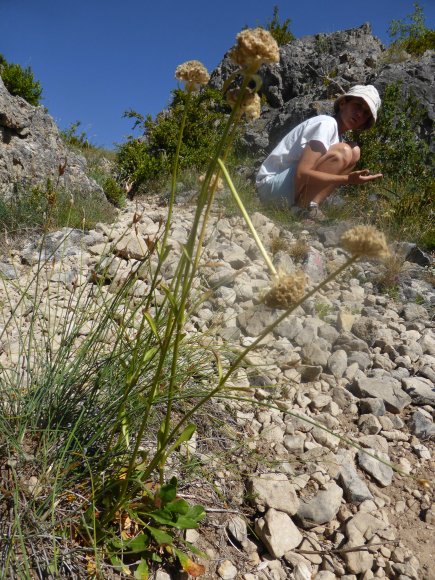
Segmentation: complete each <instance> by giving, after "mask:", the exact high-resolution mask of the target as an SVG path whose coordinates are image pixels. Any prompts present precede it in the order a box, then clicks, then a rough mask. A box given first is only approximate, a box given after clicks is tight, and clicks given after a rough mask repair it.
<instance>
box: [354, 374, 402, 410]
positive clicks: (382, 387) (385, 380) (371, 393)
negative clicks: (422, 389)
mask: <svg viewBox="0 0 435 580" xmlns="http://www.w3.org/2000/svg"><path fill="white" fill-rule="evenodd" d="M351 390H352V392H353V393H354V394H355V395H357V396H358V397H361V398H362V397H374V398H376V399H382V400H383V401H384V404H385V408H386V409H387V410H388V411H390V412H391V413H400V411H402V409H404V408H405V407H407V406H408V405H409V404H410V403H411V397H410V396H409V395H407V394H406V393H405V392H404V391H403V390H402V388H401V385H400V383H399V381H397V380H396V379H393V378H391V377H389V376H388V375H383V376H380V377H376V378H367V377H364V378H360V379H358V378H356V379H355V381H354V383H353V384H352V387H351Z"/></svg>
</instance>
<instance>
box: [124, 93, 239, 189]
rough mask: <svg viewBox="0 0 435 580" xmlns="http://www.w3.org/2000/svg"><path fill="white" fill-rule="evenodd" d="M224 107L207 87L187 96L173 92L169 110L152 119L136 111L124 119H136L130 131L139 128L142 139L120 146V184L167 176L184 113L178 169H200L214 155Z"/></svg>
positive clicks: (140, 182) (222, 120) (220, 131)
mask: <svg viewBox="0 0 435 580" xmlns="http://www.w3.org/2000/svg"><path fill="white" fill-rule="evenodd" d="M226 110H227V109H226V106H225V104H224V100H223V97H222V95H221V93H220V92H219V91H216V90H215V89H212V88H209V87H206V88H205V89H203V90H202V91H201V92H200V93H196V94H188V93H186V92H184V91H181V90H179V89H176V90H174V91H173V98H172V102H171V104H170V106H169V108H168V109H167V110H165V111H162V112H161V113H159V114H158V115H157V117H156V118H155V119H152V117H151V116H150V115H147V116H146V117H144V116H142V115H141V114H139V113H137V112H135V111H127V112H126V113H125V116H126V117H129V118H132V119H135V123H134V126H133V128H136V127H140V128H141V129H142V130H143V132H144V136H143V137H142V138H140V139H134V138H130V139H129V140H128V141H127V142H126V143H125V144H123V145H121V146H119V148H118V152H117V153H118V154H117V174H118V176H119V179H120V180H121V181H128V182H133V183H134V185H135V187H136V188H137V187H138V186H140V185H141V184H142V183H144V182H146V181H148V180H152V179H156V178H157V177H158V176H159V175H161V174H164V173H166V174H168V173H169V171H170V169H171V167H172V164H173V161H174V156H175V153H176V149H177V138H178V132H179V122H180V119H181V116H182V114H183V112H184V111H186V115H187V116H186V125H185V131H184V139H183V143H182V144H181V150H180V158H179V166H180V169H181V170H182V169H185V168H188V167H190V168H195V169H196V170H198V171H201V170H203V169H204V168H205V167H206V165H207V163H208V162H209V161H210V159H211V158H212V156H213V151H214V150H215V147H216V145H217V143H218V141H219V139H220V136H221V134H222V130H223V126H224V121H225V119H226V116H227V115H226V114H225V111H226Z"/></svg>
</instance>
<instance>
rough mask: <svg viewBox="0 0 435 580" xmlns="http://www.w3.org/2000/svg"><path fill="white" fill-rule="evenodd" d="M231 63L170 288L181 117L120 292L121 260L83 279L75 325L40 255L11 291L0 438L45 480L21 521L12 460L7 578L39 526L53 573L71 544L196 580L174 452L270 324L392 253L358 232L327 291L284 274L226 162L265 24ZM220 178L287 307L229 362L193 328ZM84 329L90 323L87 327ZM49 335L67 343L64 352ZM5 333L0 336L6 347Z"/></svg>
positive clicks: (94, 569) (195, 79)
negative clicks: (141, 290)
mask: <svg viewBox="0 0 435 580" xmlns="http://www.w3.org/2000/svg"><path fill="white" fill-rule="evenodd" d="M230 54H231V58H232V60H233V62H234V63H236V64H237V65H239V67H240V69H239V70H238V71H237V73H236V74H235V75H234V77H233V79H232V80H235V79H237V80H239V81H240V86H239V87H238V89H236V92H234V89H233V88H232V89H231V91H228V102H229V103H230V105H231V107H232V111H231V114H230V116H229V118H228V122H227V124H226V126H225V129H224V131H223V133H222V136H221V138H220V141H219V143H218V145H217V147H216V150H215V152H214V156H213V159H212V160H211V161H210V164H209V167H208V169H207V171H206V173H205V175H204V176H203V177H202V181H201V187H200V191H199V195H198V199H197V204H196V209H195V215H194V219H193V222H192V226H191V230H190V232H189V236H188V238H187V241H186V243H185V245H184V246H183V248H182V251H181V253H180V257H179V261H178V263H177V266H176V271H175V274H174V276H173V278H172V281H171V282H170V283H168V284H165V282H164V281H163V279H162V276H161V272H162V268H163V266H164V264H165V261H166V260H167V258H168V256H169V255H170V247H169V244H168V236H169V231H170V227H171V222H172V215H173V207H174V200H175V192H176V185H177V172H178V155H179V152H180V147H181V143H182V138H183V128H184V124H185V119H186V116H185V114H184V116H182V118H181V119H180V131H179V137H178V142H177V155H176V156H175V162H174V164H173V170H172V180H171V194H170V199H169V206H168V212H167V216H166V221H165V223H162V224H161V226H162V229H161V232H160V234H159V237H158V239H157V241H154V242H152V243H151V242H149V244H148V248H147V253H146V256H145V257H144V258H143V259H141V260H139V261H138V263H137V265H136V266H135V267H134V268H133V269H132V270H131V272H130V273H129V274H128V275H125V276H124V277H123V278H122V281H121V282H120V284H119V288H118V289H117V290H116V291H115V292H114V293H108V292H107V291H105V288H106V287H105V285H104V284H105V280H106V279H107V272H108V270H109V269H112V270H113V269H114V268H115V270H116V268H117V267H119V263H117V262H115V261H114V260H108V259H107V258H103V259H102V260H101V262H100V263H99V264H98V265H97V266H96V267H95V269H94V274H93V275H92V276H91V278H92V281H93V282H94V286H93V287H92V289H90V288H89V285H86V284H84V285H82V286H80V285H79V284H75V285H72V287H71V298H70V310H71V313H72V314H71V317H70V318H69V319H68V320H65V319H59V317H58V316H57V317H56V309H57V302H56V301H53V302H49V306H48V307H45V308H49V309H50V308H51V309H52V310H54V311H52V312H51V313H50V312H47V311H44V312H40V308H41V304H42V302H41V292H42V291H43V288H44V287H45V286H44V284H43V280H44V276H45V275H46V270H47V268H49V267H51V264H52V262H51V261H50V259H48V260H47V261H44V260H43V259H42V258H41V260H40V263H39V264H38V265H37V268H36V274H35V278H34V279H33V280H32V281H31V282H30V283H29V285H28V287H27V288H25V289H24V290H22V291H21V293H20V292H18V290H19V289H16V291H17V293H18V295H19V298H18V300H16V302H15V306H14V307H13V309H12V314H11V316H10V319H9V321H8V322H7V324H5V325H4V328H8V325H9V327H10V326H11V325H13V324H15V323H16V324H17V326H18V325H19V322H20V320H21V319H20V317H19V314H20V312H22V311H23V309H27V310H25V311H26V312H28V313H30V315H31V319H30V325H29V326H27V327H25V326H22V327H21V330H20V331H19V332H21V335H20V338H19V343H20V352H19V357H20V360H21V358H22V359H23V361H26V362H25V367H23V368H24V369H25V370H26V373H24V371H23V373H21V372H19V373H16V372H14V371H13V370H11V369H7V368H1V369H0V373H1V375H2V384H3V385H4V388H3V389H2V394H1V395H0V397H1V398H0V402H1V410H2V413H1V414H0V432H1V433H3V435H2V437H3V440H6V442H7V443H6V445H5V448H6V449H7V450H8V453H9V457H10V458H14V457H18V458H19V457H22V455H23V449H24V445H25V446H26V447H25V448H26V449H27V450H28V449H29V448H30V449H31V450H32V452H33V453H34V457H35V461H34V462H33V463H32V466H33V469H34V470H35V472H36V473H37V474H38V475H37V481H38V484H37V485H35V486H34V488H33V491H32V492H31V493H30V495H29V494H27V495H25V496H24V497H25V501H26V510H27V512H26V513H32V516H31V517H29V518H27V517H22V518H21V519H20V518H19V517H18V515H17V514H18V512H17V506H18V502H19V501H20V493H21V492H20V491H19V488H18V487H17V485H18V481H19V476H18V472H17V469H18V467H17V463H16V461H15V460H14V461H15V463H14V462H12V463H11V465H12V467H11V469H12V471H13V474H14V477H13V478H12V479H13V481H15V484H14V485H13V486H12V491H11V492H10V496H8V497H10V498H11V499H10V501H12V503H13V504H14V505H15V508H14V509H13V510H11V513H15V514H16V517H15V519H14V521H13V523H12V525H11V527H10V530H11V533H10V535H9V538H8V542H7V545H6V548H5V561H6V562H7V565H6V567H7V568H8V570H13V569H14V567H15V568H16V567H17V566H22V567H24V569H25V570H27V572H28V573H29V576H30V574H31V573H30V569H31V567H32V565H33V564H32V563H31V560H32V558H34V557H35V556H34V554H35V544H34V543H32V538H35V537H37V534H36V535H35V527H36V528H37V532H38V533H39V534H42V535H43V537H44V538H45V541H46V542H48V543H49V544H50V546H51V547H50V548H48V547H45V548H44V553H48V554H50V557H49V559H48V561H47V562H45V563H44V565H43V566H42V565H41V564H40V563H38V566H39V567H41V566H42V567H44V566H45V567H46V568H47V570H48V569H49V570H50V573H51V574H53V575H55V576H59V575H62V570H63V569H64V566H65V565H67V566H69V565H70V560H68V558H70V556H68V557H66V556H65V554H66V553H69V552H68V549H66V547H71V543H72V544H74V550H75V552H74V553H76V552H77V553H79V554H80V553H81V552H80V550H83V554H84V556H83V554H82V559H83V558H84V560H85V562H86V573H88V574H95V575H98V574H101V573H102V570H104V569H105V568H104V566H105V565H106V563H107V562H110V565H111V566H112V567H114V568H115V569H116V570H118V571H120V572H122V573H125V574H131V573H132V572H133V573H134V575H135V577H136V578H147V577H148V574H149V567H150V564H151V565H154V564H158V563H161V562H162V561H164V560H169V561H170V562H172V564H174V563H175V562H178V565H181V567H182V568H183V569H184V570H186V571H188V572H189V574H190V575H192V576H199V575H201V574H202V573H203V572H204V571H205V567H204V565H203V564H200V563H196V562H194V561H193V560H192V558H191V557H190V556H189V555H188V553H193V554H197V555H199V556H201V553H199V552H198V550H197V549H196V548H195V547H194V546H192V545H191V544H189V543H188V542H185V541H183V539H182V537H181V536H180V532H181V531H183V530H186V529H189V528H196V527H198V525H199V523H200V522H201V521H202V520H203V518H204V517H205V515H206V512H205V509H204V508H203V507H202V506H200V505H191V504H190V503H189V502H188V501H186V499H183V498H181V497H180V496H179V494H178V487H179V483H178V481H177V479H176V477H174V476H173V475H172V477H170V478H169V481H167V479H168V478H167V473H168V470H167V462H168V460H169V458H170V457H171V455H172V454H173V453H174V452H176V450H178V448H179V447H180V446H182V445H183V444H186V443H187V442H188V441H189V440H190V439H191V437H192V436H193V434H194V433H195V431H196V423H195V421H197V418H198V416H199V411H200V410H201V409H203V408H204V407H205V406H206V405H207V403H209V402H210V401H211V400H212V399H213V398H215V397H220V398H225V397H231V396H233V395H234V394H235V395H236V396H237V397H238V398H241V397H242V395H243V393H241V392H240V391H238V390H237V389H236V387H234V386H232V385H231V384H230V379H231V378H232V377H233V375H234V374H235V373H236V371H237V370H238V369H239V367H240V366H241V365H242V363H243V362H244V361H245V360H246V357H247V355H248V354H249V352H251V351H252V350H253V349H255V348H256V346H257V345H259V344H260V342H261V341H262V339H263V338H264V337H265V336H266V335H267V334H269V333H271V332H272V331H273V330H274V328H275V327H276V325H277V324H279V323H280V322H281V321H282V320H283V319H284V318H285V317H286V316H288V315H289V314H290V313H291V312H293V310H294V309H295V308H297V307H298V306H299V305H300V304H302V303H303V301H304V300H306V299H307V298H309V297H310V296H312V295H313V294H315V293H316V292H317V291H318V290H320V289H321V288H323V287H324V286H325V285H326V284H328V282H330V281H331V280H333V279H334V278H336V277H337V276H338V275H339V274H340V273H341V272H342V271H343V270H344V269H345V268H347V267H348V266H349V265H351V264H352V263H353V262H355V261H356V260H358V259H361V258H364V259H365V258H381V259H382V258H384V257H386V256H387V255H388V253H389V251H388V246H387V242H386V239H385V236H384V235H383V234H382V233H381V232H379V231H377V230H375V229H374V228H372V227H370V226H357V227H355V228H353V229H351V230H349V231H348V232H347V233H345V234H344V235H343V236H342V238H341V245H342V247H343V249H344V250H345V251H346V252H348V254H349V257H348V259H347V261H346V262H345V264H343V266H341V267H340V268H339V269H338V270H337V271H336V272H334V273H331V274H330V275H329V276H328V277H327V278H326V279H325V280H324V281H322V282H321V283H320V284H317V285H316V286H313V285H312V284H311V283H310V281H309V280H308V278H307V276H306V275H305V273H303V272H296V273H291V274H290V273H286V272H277V271H276V270H275V268H274V267H273V264H272V262H271V260H270V258H269V257H268V255H267V252H266V251H265V249H264V247H263V246H262V244H261V241H260V239H259V236H258V234H257V233H256V232H255V229H254V227H253V225H252V222H251V220H250V219H249V216H248V214H247V212H246V210H245V208H244V207H243V204H242V203H241V201H240V198H239V196H238V194H237V191H236V189H235V187H234V185H233V183H232V180H231V177H230V175H229V173H228V171H227V169H226V166H225V158H226V156H227V154H228V151H229V148H230V147H231V143H232V140H233V137H234V131H235V127H236V125H237V123H238V121H239V120H240V117H241V116H242V115H244V116H245V117H248V118H251V119H252V118H255V117H258V115H259V114H260V107H259V103H260V101H259V99H258V94H257V92H258V89H259V86H260V82H259V79H258V77H257V75H256V73H257V70H258V68H259V67H260V66H261V64H263V63H268V64H271V63H276V62H278V60H279V50H278V46H277V43H276V42H275V40H274V39H273V38H272V36H271V35H270V33H268V32H266V31H265V30H263V29H261V28H256V29H248V30H243V31H242V32H241V33H240V34H239V35H238V36H237V43H236V45H235V46H234V47H233V48H232V50H231V52H230ZM176 77H177V79H178V80H180V81H182V82H183V83H184V85H185V91H186V95H187V98H189V96H190V95H192V94H193V93H194V91H197V90H198V89H199V88H200V87H201V86H203V85H204V84H205V83H207V82H208V79H209V76H208V73H207V71H206V69H205V67H204V66H203V65H202V64H201V63H199V62H198V61H189V62H187V63H184V64H182V65H180V66H179V67H178V68H177V70H176ZM252 81H253V82H252ZM252 84H254V85H255V89H252V88H251V87H252ZM248 87H249V88H248ZM226 88H227V87H225V90H226ZM222 177H223V178H224V179H225V180H226V182H227V184H228V186H229V188H230V190H231V192H232V194H233V195H234V197H235V199H236V201H237V203H238V205H239V207H240V210H241V212H242V215H243V216H244V218H245V220H246V222H247V224H248V226H249V228H250V230H251V232H252V235H253V237H254V239H255V241H256V243H257V244H258V246H259V248H260V251H261V252H262V255H263V257H264V259H265V261H266V264H267V266H268V267H269V269H270V272H271V278H272V284H271V288H270V289H269V291H268V292H267V293H266V294H265V295H264V296H263V301H264V303H265V304H266V305H268V306H269V307H271V308H277V309H281V310H282V312H281V313H280V315H279V316H278V318H277V320H276V321H275V322H274V323H273V324H271V325H270V326H268V327H267V328H266V329H265V330H264V331H263V332H262V333H261V334H260V335H259V336H258V337H257V338H256V339H255V340H254V341H253V343H252V344H251V345H250V346H248V347H246V348H244V349H243V350H242V351H241V352H240V351H237V354H236V355H235V356H233V357H232V358H231V359H229V360H228V361H227V362H224V360H223V358H222V356H221V355H220V353H219V349H218V347H216V348H215V347H213V346H210V345H209V344H207V345H206V346H204V347H202V346H201V340H199V339H196V338H195V339H191V338H189V333H188V332H186V322H188V321H189V316H190V312H191V310H190V308H191V305H192V304H194V303H195V302H197V300H198V297H197V295H196V294H195V292H196V290H195V279H196V274H197V270H198V266H199V262H200V258H201V254H202V249H203V241H204V236H205V231H206V227H207V221H208V217H209V214H210V210H211V207H212V203H213V199H214V194H215V192H216V190H217V188H218V187H219V183H220V180H221V179H222ZM140 219H141V216H140V215H139V214H136V215H135V216H134V219H133V223H132V225H131V230H130V231H128V232H126V234H125V235H126V236H137V225H138V223H139V222H140ZM117 264H118V265H117ZM144 271H145V272H146V273H147V277H148V287H147V291H146V293H145V294H144V295H143V296H142V297H141V298H140V299H139V298H136V299H132V297H131V294H130V293H129V290H130V289H131V288H132V286H133V285H134V284H135V283H136V282H137V281H138V279H139V276H140V275H142V276H143V272H144ZM112 273H113V272H112ZM114 274H115V276H116V272H115V273H114ZM157 295H159V299H158V300H157ZM32 296H33V297H32ZM31 297H32V298H31ZM29 300H30V301H31V308H30V310H29V308H28V303H29ZM50 320H51V321H53V320H54V321H56V324H57V326H53V322H51V323H50V324H51V326H50V324H49V321H50ZM90 321H92V325H91V326H92V328H91V329H90V330H89V329H88V330H87V332H84V330H83V329H84V327H85V326H86V325H88V326H89V322H90ZM26 324H27V323H26ZM38 324H46V332H45V333H44V335H43V336H44V340H45V343H44V344H43V346H42V348H41V347H37V345H36V344H35V343H34V342H32V341H35V328H36V326H37V325H38ZM53 329H55V331H56V335H57V336H60V340H59V339H57V341H56V342H55V341H54V334H53ZM6 332H7V331H6V330H3V331H2V332H1V336H0V340H1V338H2V336H4V335H5V333H6ZM26 333H27V334H26ZM31 361H33V362H31ZM32 365H33V366H32ZM23 377H26V380H25V381H24V382H23V380H24V378H23ZM196 377H202V378H205V379H206V380H197V378H196ZM242 400H249V401H250V402H251V403H252V402H253V401H252V399H243V398H242ZM288 412H289V414H293V415H295V416H297V414H295V413H292V412H291V411H288ZM310 422H312V421H310ZM318 427H319V428H321V429H325V430H327V431H328V429H326V428H325V427H324V426H322V425H318ZM328 432H329V431H328ZM340 438H341V439H342V440H343V441H345V442H346V443H348V444H351V445H355V446H356V444H354V443H353V442H352V441H351V440H349V439H347V438H345V437H340ZM26 453H27V451H26ZM379 460H380V461H383V460H381V459H379ZM14 486H15V487H14ZM8 501H9V500H8ZM21 501H23V500H21ZM14 510H15V511H14ZM38 526H39V527H38ZM29 530H31V531H30V532H29ZM47 538H48V540H47ZM17 547H19V549H16V548H17Z"/></svg>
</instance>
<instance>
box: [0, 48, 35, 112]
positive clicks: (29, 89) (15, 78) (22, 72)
mask: <svg viewBox="0 0 435 580" xmlns="http://www.w3.org/2000/svg"><path fill="white" fill-rule="evenodd" d="M0 76H1V78H2V79H3V82H4V84H5V87H6V88H7V89H8V91H9V92H10V93H11V95H14V96H18V97H22V98H23V99H25V100H26V101H27V102H28V103H30V104H31V105H34V106H35V107H36V106H38V105H39V104H40V102H41V98H42V87H41V84H40V82H39V81H36V80H35V79H34V76H33V72H32V69H31V68H30V67H27V68H23V67H22V66H20V65H19V64H12V63H8V62H7V61H6V59H5V58H4V56H3V55H1V54H0Z"/></svg>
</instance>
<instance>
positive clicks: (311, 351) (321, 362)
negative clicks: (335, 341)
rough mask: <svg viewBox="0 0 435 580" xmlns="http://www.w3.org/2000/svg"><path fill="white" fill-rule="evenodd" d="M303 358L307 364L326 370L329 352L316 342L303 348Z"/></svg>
mask: <svg viewBox="0 0 435 580" xmlns="http://www.w3.org/2000/svg"><path fill="white" fill-rule="evenodd" d="M301 358H302V361H303V362H304V363H305V364H308V365H311V366H321V367H323V368H325V367H326V366H327V364H328V358H329V352H328V351H325V350H324V349H322V348H321V347H320V346H319V345H318V344H317V343H316V342H314V343H311V344H306V345H305V346H303V347H302V350H301Z"/></svg>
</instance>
